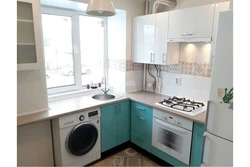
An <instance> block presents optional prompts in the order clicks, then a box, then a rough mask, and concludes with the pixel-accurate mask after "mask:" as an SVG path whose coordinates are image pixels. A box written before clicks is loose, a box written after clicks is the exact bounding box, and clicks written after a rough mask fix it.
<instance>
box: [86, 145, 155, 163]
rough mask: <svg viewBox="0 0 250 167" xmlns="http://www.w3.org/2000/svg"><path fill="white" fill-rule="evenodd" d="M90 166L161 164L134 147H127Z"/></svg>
mask: <svg viewBox="0 0 250 167" xmlns="http://www.w3.org/2000/svg"><path fill="white" fill-rule="evenodd" d="M90 166H159V165H158V164H156V163H155V162H153V161H151V160H150V159H148V158H146V157H145V156H143V155H141V154H140V153H138V152H136V151H135V150H134V149H132V148H126V149H123V150H122V151H120V152H118V153H116V154H114V155H111V156H109V157H107V158H105V159H103V160H99V161H97V162H95V163H93V164H91V165H90Z"/></svg>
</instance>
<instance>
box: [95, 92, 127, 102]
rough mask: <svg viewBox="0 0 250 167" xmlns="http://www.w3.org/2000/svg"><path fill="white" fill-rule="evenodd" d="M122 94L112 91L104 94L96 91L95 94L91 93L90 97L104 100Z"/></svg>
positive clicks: (118, 96)
mask: <svg viewBox="0 0 250 167" xmlns="http://www.w3.org/2000/svg"><path fill="white" fill-rule="evenodd" d="M122 96H123V94H122V93H118V92H114V91H110V92H109V93H106V94H105V93H103V92H97V93H96V94H94V95H92V99H95V100H102V101H105V100H111V99H117V98H121V97H122Z"/></svg>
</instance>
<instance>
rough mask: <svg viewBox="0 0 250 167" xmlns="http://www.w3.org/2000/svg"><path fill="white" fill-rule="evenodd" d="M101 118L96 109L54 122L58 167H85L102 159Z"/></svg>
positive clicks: (98, 110)
mask: <svg viewBox="0 0 250 167" xmlns="http://www.w3.org/2000/svg"><path fill="white" fill-rule="evenodd" d="M100 116H101V115H100V108H96V109H92V110H88V111H82V112H81V111H79V112H77V113H74V114H70V115H67V116H63V117H60V118H56V119H53V120H52V130H53V145H54V158H55V165H56V166H85V165H87V164H89V163H91V162H93V161H95V160H98V159H100V158H101V147H100V138H101V133H100ZM38 151H39V150H38Z"/></svg>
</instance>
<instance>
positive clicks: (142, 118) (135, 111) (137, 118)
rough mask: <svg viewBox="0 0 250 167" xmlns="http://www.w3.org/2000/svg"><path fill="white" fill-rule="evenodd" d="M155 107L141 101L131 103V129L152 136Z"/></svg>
mask: <svg viewBox="0 0 250 167" xmlns="http://www.w3.org/2000/svg"><path fill="white" fill-rule="evenodd" d="M152 119H153V109H152V108H151V107H148V106H146V105H143V104H141V103H137V102H132V104H131V129H133V130H134V131H136V132H139V133H141V134H142V135H144V136H146V137H149V138H151V137H152Z"/></svg>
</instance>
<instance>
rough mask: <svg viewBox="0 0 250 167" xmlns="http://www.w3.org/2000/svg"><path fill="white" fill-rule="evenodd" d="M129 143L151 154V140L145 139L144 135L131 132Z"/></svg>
mask: <svg viewBox="0 0 250 167" xmlns="http://www.w3.org/2000/svg"><path fill="white" fill-rule="evenodd" d="M131 142H133V143H134V144H136V145H138V146H139V147H141V148H143V149H145V150H147V151H148V152H151V138H148V137H145V136H144V135H142V134H140V133H137V132H136V131H134V130H131Z"/></svg>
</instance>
